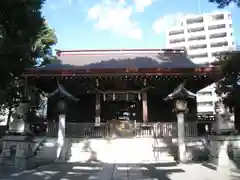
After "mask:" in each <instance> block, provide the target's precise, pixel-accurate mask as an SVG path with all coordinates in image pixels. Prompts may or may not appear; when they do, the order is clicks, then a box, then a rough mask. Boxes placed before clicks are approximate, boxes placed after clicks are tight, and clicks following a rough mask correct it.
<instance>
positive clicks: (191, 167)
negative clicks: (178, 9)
mask: <svg viewBox="0 0 240 180" xmlns="http://www.w3.org/2000/svg"><path fill="white" fill-rule="evenodd" d="M15 179H16V180H79V179H81V180H179V179H189V180H215V179H218V180H239V179H240V173H239V172H231V173H226V172H225V171H224V170H222V172H217V171H214V170H211V169H209V168H207V167H204V166H202V165H201V164H187V165H173V164H155V165H152V164H91V165H90V164H78V163H74V164H73V163H72V164H71V163H68V164H52V165H48V166H43V167H39V168H37V169H34V170H19V169H9V168H7V169H6V168H4V169H3V168H0V180H15Z"/></svg>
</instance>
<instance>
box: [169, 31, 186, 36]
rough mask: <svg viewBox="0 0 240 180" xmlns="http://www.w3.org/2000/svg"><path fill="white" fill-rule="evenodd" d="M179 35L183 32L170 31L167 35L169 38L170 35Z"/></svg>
mask: <svg viewBox="0 0 240 180" xmlns="http://www.w3.org/2000/svg"><path fill="white" fill-rule="evenodd" d="M179 34H184V30H179V31H170V32H169V33H168V35H169V36H172V35H179Z"/></svg>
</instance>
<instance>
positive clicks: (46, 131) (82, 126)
mask: <svg viewBox="0 0 240 180" xmlns="http://www.w3.org/2000/svg"><path fill="white" fill-rule="evenodd" d="M131 125H132V126H131V128H129V129H128V130H125V129H124V127H121V126H119V128H117V129H116V128H115V129H112V125H111V124H110V123H102V124H100V126H95V124H94V123H69V122H68V123H67V124H66V137H72V138H73V137H74V138H78V137H81V138H82V137H92V138H101V137H106V138H107V137H112V133H114V134H115V136H119V137H124V136H125V135H126V136H128V137H129V136H131V137H177V123H176V122H155V123H148V124H147V125H146V124H143V123H132V124H131ZM31 127H32V130H34V131H35V133H34V134H35V135H36V136H47V137H57V132H58V124H57V123H55V122H49V123H47V124H45V125H39V124H31ZM40 129H42V131H40ZM185 135H186V137H196V136H197V135H198V130H197V123H196V122H186V123H185Z"/></svg>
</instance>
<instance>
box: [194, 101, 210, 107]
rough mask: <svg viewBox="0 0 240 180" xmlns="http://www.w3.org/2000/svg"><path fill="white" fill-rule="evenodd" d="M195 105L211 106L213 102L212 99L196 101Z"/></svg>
mask: <svg viewBox="0 0 240 180" xmlns="http://www.w3.org/2000/svg"><path fill="white" fill-rule="evenodd" d="M197 105H198V106H208V107H211V106H213V102H212V101H209V102H198V103H197Z"/></svg>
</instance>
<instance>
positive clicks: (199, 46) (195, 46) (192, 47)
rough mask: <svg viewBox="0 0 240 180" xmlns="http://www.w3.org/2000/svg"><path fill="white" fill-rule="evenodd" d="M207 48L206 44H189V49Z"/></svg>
mask: <svg viewBox="0 0 240 180" xmlns="http://www.w3.org/2000/svg"><path fill="white" fill-rule="evenodd" d="M205 48H207V45H206V44H198V45H190V46H189V50H196V49H205Z"/></svg>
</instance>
